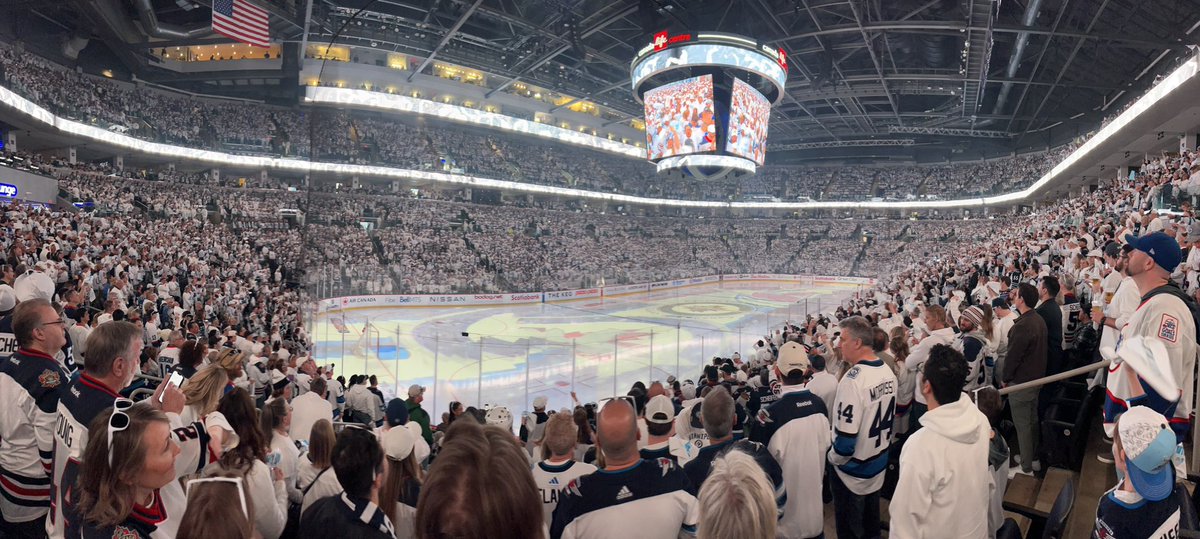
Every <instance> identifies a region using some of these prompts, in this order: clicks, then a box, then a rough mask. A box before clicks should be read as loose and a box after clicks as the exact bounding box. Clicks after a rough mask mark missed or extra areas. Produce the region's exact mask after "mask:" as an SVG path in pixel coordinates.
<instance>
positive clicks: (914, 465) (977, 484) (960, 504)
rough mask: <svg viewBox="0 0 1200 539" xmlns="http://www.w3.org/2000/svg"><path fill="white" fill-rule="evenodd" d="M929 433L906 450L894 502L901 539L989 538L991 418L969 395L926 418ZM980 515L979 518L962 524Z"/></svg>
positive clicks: (895, 531) (919, 436)
mask: <svg viewBox="0 0 1200 539" xmlns="http://www.w3.org/2000/svg"><path fill="white" fill-rule="evenodd" d="M921 424H922V426H924V427H925V428H922V429H921V430H919V431H917V432H916V433H915V434H913V435H912V437H911V438H909V439H908V441H907V442H905V444H904V449H903V450H902V451H901V453H900V481H899V483H897V485H896V492H895V494H894V495H893V496H892V505H891V508H890V512H891V515H892V524H891V526H892V527H891V529H892V534H893V535H895V536H897V537H913V538H919V537H931V538H932V537H939V538H941V537H945V538H952V537H964V538H968V537H969V538H976V537H986V536H987V535H988V523H987V511H988V502H989V500H990V492H989V491H988V488H987V485H988V478H989V475H990V474H989V472H988V462H987V459H988V442H989V436H990V434H991V427H990V426H989V425H988V422H987V418H986V417H984V415H983V413H982V412H980V411H979V409H978V408H976V407H975V404H974V403H972V402H971V399H970V398H969V397H967V396H966V395H965V394H963V395H960V396H959V398H958V400H957V401H955V402H953V403H950V404H946V405H942V406H939V407H937V408H935V409H933V410H930V411H929V412H927V413H926V414H925V415H923V416H922V417H921ZM961 515H977V518H959V516H961Z"/></svg>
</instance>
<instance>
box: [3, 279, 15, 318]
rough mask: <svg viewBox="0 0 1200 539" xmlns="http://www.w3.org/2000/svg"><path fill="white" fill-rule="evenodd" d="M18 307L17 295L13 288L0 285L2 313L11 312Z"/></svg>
mask: <svg viewBox="0 0 1200 539" xmlns="http://www.w3.org/2000/svg"><path fill="white" fill-rule="evenodd" d="M16 306H17V294H16V293H15V292H14V291H13V289H12V287H11V286H8V285H0V312H4V311H11V310H13V309H14V308H16Z"/></svg>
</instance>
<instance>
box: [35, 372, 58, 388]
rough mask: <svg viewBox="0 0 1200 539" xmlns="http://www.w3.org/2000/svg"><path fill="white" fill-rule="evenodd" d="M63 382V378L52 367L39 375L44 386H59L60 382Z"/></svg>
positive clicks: (39, 380)
mask: <svg viewBox="0 0 1200 539" xmlns="http://www.w3.org/2000/svg"><path fill="white" fill-rule="evenodd" d="M61 382H62V380H61V379H60V378H59V376H58V373H57V372H54V371H52V370H50V369H46V370H45V371H44V372H42V374H40V375H38V383H39V384H42V387H47V388H54V387H58V384H59V383H61Z"/></svg>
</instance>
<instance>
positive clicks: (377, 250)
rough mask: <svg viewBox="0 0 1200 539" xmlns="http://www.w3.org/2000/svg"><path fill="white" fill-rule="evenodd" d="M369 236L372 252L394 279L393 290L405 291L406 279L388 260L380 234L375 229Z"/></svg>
mask: <svg viewBox="0 0 1200 539" xmlns="http://www.w3.org/2000/svg"><path fill="white" fill-rule="evenodd" d="M367 236H368V237H369V238H371V252H372V253H373V254H374V255H375V258H376V259H377V260H379V264H380V265H381V266H383V267H384V268H386V269H387V273H388V277H389V278H390V279H391V280H392V287H393V288H392V290H395V291H396V292H398V293H399V292H403V291H404V288H403V284H404V280H403V279H401V278H400V274H399V273H398V272H397V271H396V269H395V268H394V267H393V265H392V264H391V262H390V261H389V260H388V258H387V255H386V254H384V253H385V251H384V250H383V242H381V241H379V235H378V234H376V233H375V231H371V232H368V233H367Z"/></svg>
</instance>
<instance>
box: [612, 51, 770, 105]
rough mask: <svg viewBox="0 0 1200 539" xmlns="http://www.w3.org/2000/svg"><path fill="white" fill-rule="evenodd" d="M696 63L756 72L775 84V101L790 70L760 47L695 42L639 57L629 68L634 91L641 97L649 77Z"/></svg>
mask: <svg viewBox="0 0 1200 539" xmlns="http://www.w3.org/2000/svg"><path fill="white" fill-rule="evenodd" d="M695 66H717V67H727V68H731V69H736V70H741V71H746V72H750V73H754V74H756V75H759V76H761V77H762V78H764V79H766V80H768V81H771V84H772V85H774V86H775V90H776V92H775V101H776V102H778V101H779V100H780V99H782V98H783V91H784V85H785V84H786V83H787V71H784V70H783V68H782V67H780V65H779V62H778V61H777V59H776V58H772V57H771V56H769V55H766V54H763V52H762V51H759V50H757V49H746V48H743V47H738V46H734V45H724V44H720V43H692V44H689V45H684V46H682V47H671V48H669V49H663V50H661V51H658V52H656V53H654V54H651V55H649V56H646V57H645V58H642V59H641V60H638V61H637V63H635V64H634V65H633V67H632V68H631V69H630V79H631V80H632V82H633V90H634V92H633V95H634V97H635V98H637V99H638V100H639V101H640V100H641V94H642V92H641V91H640V90H639V87H640V85H641V84H642V82H645V81H646V79H649V78H650V77H653V76H655V75H658V74H660V73H665V72H667V71H672V70H675V69H682V68H687V67H695Z"/></svg>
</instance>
